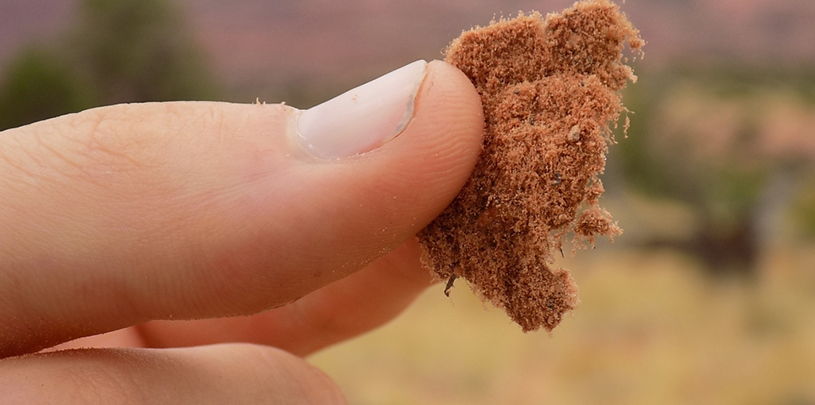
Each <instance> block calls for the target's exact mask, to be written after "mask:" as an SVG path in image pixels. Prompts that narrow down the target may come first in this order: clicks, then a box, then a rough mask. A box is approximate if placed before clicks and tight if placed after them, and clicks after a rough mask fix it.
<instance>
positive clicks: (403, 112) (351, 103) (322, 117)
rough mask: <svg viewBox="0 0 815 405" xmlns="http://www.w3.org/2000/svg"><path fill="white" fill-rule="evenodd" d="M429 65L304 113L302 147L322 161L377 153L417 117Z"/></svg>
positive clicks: (400, 71)
mask: <svg viewBox="0 0 815 405" xmlns="http://www.w3.org/2000/svg"><path fill="white" fill-rule="evenodd" d="M426 71H427V62H425V61H423V60H419V61H416V62H413V63H411V64H409V65H406V66H403V67H401V68H399V69H396V70H394V71H393V72H390V73H388V74H386V75H384V76H382V77H380V78H378V79H375V80H373V81H370V82H368V83H365V84H363V85H362V86H359V87H357V88H355V89H352V90H349V91H347V92H345V93H343V94H341V95H339V96H337V97H334V98H332V99H331V100H328V101H326V102H325V103H322V104H320V105H317V106H314V107H312V108H309V109H308V110H306V111H303V112H302V113H301V114H300V117H299V119H298V122H297V134H298V137H299V138H300V141H301V142H302V144H303V146H305V148H306V149H307V150H308V151H309V152H310V153H311V154H312V155H314V156H317V157H319V158H323V159H331V158H344V157H349V156H354V155H358V154H360V153H364V152H368V151H371V150H373V149H376V148H378V147H380V146H382V145H384V144H385V143H386V142H388V141H390V140H391V139H393V138H395V137H396V136H397V135H399V134H400V133H401V132H402V131H403V130H404V129H405V128H406V127H407V125H408V124H409V123H410V121H411V119H413V109H414V104H415V103H414V100H415V99H416V93H417V92H418V91H419V86H420V85H421V84H422V80H423V79H424V77H425V72H426Z"/></svg>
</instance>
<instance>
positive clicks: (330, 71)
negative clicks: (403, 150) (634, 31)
mask: <svg viewBox="0 0 815 405" xmlns="http://www.w3.org/2000/svg"><path fill="white" fill-rule="evenodd" d="M178 1H179V2H180V4H181V6H182V7H183V8H184V9H185V10H187V11H188V13H189V22H190V25H191V28H192V29H193V30H194V32H195V34H196V35H197V36H198V37H199V38H200V40H201V43H202V45H203V46H204V48H205V50H206V51H207V52H208V53H209V55H210V57H211V60H212V62H213V63H214V65H215V68H216V71H217V72H218V73H219V74H220V75H221V76H222V77H223V78H224V79H225V80H226V81H227V83H229V84H230V85H232V86H233V87H236V88H247V89H252V88H254V89H260V88H267V87H268V88H275V89H277V90H278V91H279V90H280V89H281V86H283V85H284V82H285V83H294V85H297V86H301V87H303V86H305V87H308V86H309V85H316V84H319V83H324V82H325V83H327V82H335V83H338V82H352V81H358V80H360V79H361V78H368V77H372V76H374V75H376V74H378V73H381V72H383V71H386V70H388V69H391V68H394V67H396V66H399V65H401V64H404V63H407V62H409V61H412V60H415V59H418V58H424V59H428V58H437V57H439V56H440V55H441V54H440V52H441V50H442V49H443V48H444V46H445V45H446V44H447V43H448V42H449V41H450V40H451V39H453V38H455V37H456V36H458V34H459V33H460V32H461V31H462V30H463V29H466V28H469V27H470V26H472V25H475V24H481V25H483V24H486V23H488V22H489V21H490V19H492V18H493V17H494V16H499V17H500V16H501V15H506V16H514V15H515V14H516V13H517V12H518V11H519V10H525V11H528V10H534V9H538V10H544V11H552V10H560V9H562V8H564V7H566V6H568V5H570V4H571V3H572V0H540V1H532V0H485V1H479V2H473V1H468V0H449V1H432V0H416V1H405V0H343V1H328V0H301V1H288V0H276V1H269V0H233V1H223V0H178ZM75 5H76V0H71V1H66V0H2V1H0V61H2V59H3V58H5V57H7V56H8V55H9V54H10V53H11V52H13V50H14V49H15V47H16V46H17V45H19V44H20V43H21V42H23V41H26V40H28V38H31V37H42V36H47V35H54V34H55V33H56V32H59V30H60V29H61V27H63V26H64V25H65V24H66V23H67V21H68V20H69V19H70V17H71V15H72V10H73V9H74V8H75ZM623 10H624V11H626V12H627V13H628V14H629V16H630V18H631V19H632V20H633V21H634V23H635V25H636V26H638V27H639V28H640V29H641V31H642V33H643V37H644V38H645V39H646V40H647V41H648V45H647V46H646V48H645V50H646V58H645V61H644V62H643V63H645V64H651V65H667V64H672V63H676V62H682V63H687V62H693V61H696V60H721V59H737V60H740V61H745V62H761V63H765V62H767V61H773V60H776V61H780V62H783V63H796V62H807V63H815V40H813V39H815V23H813V22H815V1H812V0H628V1H627V2H626V4H624V5H623Z"/></svg>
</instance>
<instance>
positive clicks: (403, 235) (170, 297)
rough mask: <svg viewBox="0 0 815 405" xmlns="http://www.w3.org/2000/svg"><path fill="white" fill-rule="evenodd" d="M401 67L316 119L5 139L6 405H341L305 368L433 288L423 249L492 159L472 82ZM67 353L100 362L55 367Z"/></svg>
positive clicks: (204, 115)
mask: <svg viewBox="0 0 815 405" xmlns="http://www.w3.org/2000/svg"><path fill="white" fill-rule="evenodd" d="M397 72H399V73H397V74H391V75H387V76H384V77H383V78H381V79H380V80H378V81H375V82H373V83H374V84H372V85H366V86H364V87H360V88H358V89H355V90H352V91H350V92H349V93H346V95H344V96H341V97H339V98H338V99H335V100H332V101H331V102H328V103H326V104H323V105H322V106H318V107H315V108H313V109H311V110H308V111H307V112H305V113H303V115H300V114H299V112H298V111H297V110H295V109H292V108H289V107H286V106H283V105H258V104H255V105H235V104H226V103H209V102H201V103H191V102H178V103H149V104H132V105H118V106H111V107H104V108H99V109H93V110H89V111H85V112H82V113H79V114H73V115H68V116H63V117H59V118H55V119H52V120H48V121H44V122H39V123H36V124H32V125H29V126H25V127H21V128H16V129H11V130H8V131H5V132H0V358H5V359H4V360H2V361H0V403H3V404H17V403H53V404H72V403H89V402H94V403H131V402H144V403H157V402H160V403H188V402H189V403H196V404H201V403H230V404H241V403H252V404H257V403H286V404H290V403H326V402H330V403H333V402H342V401H343V400H342V396H341V394H340V393H339V391H338V389H337V388H336V386H335V385H334V384H333V383H332V382H331V381H330V380H329V379H328V378H327V377H326V376H325V375H324V374H322V373H321V372H320V371H319V370H316V369H315V368H314V367H312V366H310V365H309V364H307V363H306V362H305V361H304V360H302V358H301V357H300V356H306V355H308V354H310V353H313V352H314V351H316V350H318V349H320V348H323V347H326V346H328V345H331V344H333V343H336V342H340V341H342V340H345V339H348V338H351V337H353V336H356V335H358V334H361V333H363V332H365V331H367V330H370V329H372V328H374V327H376V326H378V325H381V324H383V323H385V322H386V321H388V320H389V319H391V318H393V317H394V316H396V315H397V314H398V313H399V312H400V311H401V310H402V309H404V308H405V307H406V306H407V305H408V304H409V303H410V302H411V301H412V300H413V299H414V298H415V297H416V296H417V295H418V294H419V293H420V292H421V291H423V290H424V289H425V288H426V287H427V286H429V285H430V283H431V282H432V280H431V277H430V275H429V272H428V271H427V270H426V269H424V268H422V266H421V264H420V262H419V248H418V245H417V244H416V242H415V239H414V237H413V235H414V234H415V233H416V232H418V231H419V230H420V229H422V228H423V227H424V226H425V225H427V224H428V223H429V222H430V221H431V220H432V219H433V218H434V217H435V216H436V215H438V214H439V213H441V211H442V210H443V209H444V208H445V206H446V205H447V204H448V203H450V201H452V199H453V198H454V197H455V195H456V194H457V193H458V191H459V189H460V188H461V187H462V186H463V185H464V183H465V182H466V180H467V178H468V176H469V174H470V172H471V170H472V168H473V166H474V165H475V161H476V159H477V157H478V154H479V152H480V145H481V135H482V131H483V117H482V115H481V105H480V102H479V98H478V94H477V93H476V91H475V89H474V88H473V87H472V85H471V84H470V82H469V81H468V80H467V78H466V77H465V76H464V75H463V74H462V73H461V72H460V71H458V70H456V69H455V68H453V67H451V66H450V65H447V64H445V63H443V62H431V63H429V64H427V65H426V68H425V65H423V64H421V63H418V64H411V65H408V66H407V67H405V68H403V69H401V70H399V71H397ZM417 89H418V93H416V91H417ZM414 94H415V98H414ZM414 99H415V105H414V103H412V101H413V100H414ZM372 100H373V103H372V102H371V101H372ZM406 105H407V111H409V113H408V114H407V117H408V118H410V117H411V114H410V113H411V112H412V117H413V118H412V121H410V120H408V121H405V120H403V118H404V116H405V111H406V110H405V106H406ZM414 107H415V110H414ZM298 117H299V118H298ZM405 125H407V126H406V127H405ZM393 128H397V129H396V130H394V129H393ZM399 131H401V132H400V133H399ZM298 132H299V133H300V134H301V136H302V139H301V138H299V137H298ZM395 133H398V136H396V137H395V138H393V139H390V138H391V137H392V136H393V135H394V134H395ZM301 141H303V142H302V143H301ZM383 143H384V144H383ZM304 146H305V147H304ZM309 152H310V153H309ZM362 152H365V153H362ZM359 153H362V154H359ZM315 156H317V157H315ZM324 158H330V159H324ZM272 308H274V309H272ZM227 317H229V318H227ZM181 320H183V321H181ZM111 331H114V332H111ZM106 332H111V333H107V334H103V333H106ZM100 334H103V335H100ZM94 335H96V336H94ZM85 336H93V337H90V338H86V339H84V340H82V341H80V342H69V341H71V340H73V339H76V338H81V337H85ZM65 342H69V343H67V344H65ZM59 344H62V346H58V348H69V347H76V346H95V347H97V348H94V349H74V350H63V351H56V352H53V351H52V352H47V353H43V352H39V353H37V352H38V351H40V350H42V349H46V348H50V347H53V346H55V345H59ZM30 353H37V354H30ZM23 354H28V355H26V356H19V355H23Z"/></svg>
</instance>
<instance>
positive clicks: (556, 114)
mask: <svg viewBox="0 0 815 405" xmlns="http://www.w3.org/2000/svg"><path fill="white" fill-rule="evenodd" d="M626 43H627V44H628V46H629V47H630V48H631V49H633V50H639V49H640V48H641V47H642V46H643V45H644V42H643V40H642V39H641V38H640V36H639V32H638V31H637V30H636V29H635V28H634V27H633V26H632V25H631V23H630V22H629V21H628V20H627V18H626V16H625V15H624V14H622V13H621V12H620V10H619V7H618V6H617V5H615V4H613V3H611V2H610V1H608V0H590V1H582V2H578V3H575V5H574V6H572V7H571V8H569V9H567V10H565V11H563V13H561V14H550V15H548V16H547V17H546V18H545V19H544V18H543V17H542V16H541V15H540V14H538V13H533V14H532V15H524V14H520V15H519V16H518V17H517V18H514V19H511V20H501V21H494V22H492V23H491V24H490V25H489V26H487V27H483V28H475V29H473V30H470V31H466V32H464V33H463V34H462V35H461V37H459V38H458V39H456V40H455V41H453V43H452V44H451V45H450V47H449V48H448V49H447V53H446V61H447V62H449V63H451V64H453V65H455V66H456V67H458V68H459V69H461V70H462V71H463V72H464V73H465V74H466V75H467V77H469V78H470V80H471V81H472V82H473V84H474V85H475V87H476V89H477V90H478V92H479V94H480V96H481V102H482V104H483V107H484V117H485V121H486V122H485V125H486V131H485V138H484V149H483V151H482V153H481V157H480V158H479V161H478V163H477V164H476V167H475V170H474V172H473V174H472V177H471V178H470V179H469V181H468V182H467V184H466V185H465V186H464V188H463V189H462V191H461V193H460V194H459V195H458V196H457V197H456V199H455V200H454V201H453V203H452V204H451V205H450V206H449V207H448V208H447V209H446V210H445V211H444V212H443V213H442V214H441V215H440V216H439V217H438V218H436V219H435V220H434V221H433V222H432V223H431V224H430V225H428V226H427V228H425V229H424V230H422V231H421V232H420V233H419V241H420V243H421V245H422V248H423V254H424V258H423V260H424V263H425V265H427V266H428V267H429V268H431V269H432V270H433V272H434V273H435V274H436V276H437V277H438V278H440V279H442V280H451V278H452V279H455V278H456V277H461V278H464V279H466V280H467V281H468V282H469V283H470V284H471V285H472V287H473V289H474V290H476V292H477V293H478V294H479V295H480V296H481V297H482V298H483V299H485V300H489V301H490V302H492V303H493V304H495V305H496V306H498V307H501V308H504V309H505V310H506V312H507V314H509V316H510V317H511V318H512V320H514V321H515V322H517V323H518V324H519V325H520V326H521V327H522V328H523V330H524V331H532V330H537V329H539V328H541V327H543V328H545V329H547V330H551V329H552V328H554V327H555V326H557V325H558V323H560V321H561V319H562V318H563V314H564V313H566V312H567V311H570V310H572V309H573V308H575V306H576V305H577V304H578V302H579V300H578V297H577V286H576V285H575V283H574V281H573V280H572V277H571V275H570V274H569V272H568V271H567V270H565V269H560V268H555V267H554V259H553V254H554V253H558V254H562V251H563V239H564V238H565V237H567V236H570V237H572V238H573V239H572V242H573V244H574V246H575V247H581V246H584V245H585V244H586V243H589V244H591V243H594V238H595V236H597V235H606V236H608V237H613V236H615V235H618V234H620V233H621V230H620V228H619V227H618V226H617V224H616V223H615V222H613V221H612V219H611V216H610V215H609V213H608V212H607V211H606V210H604V209H602V208H600V207H599V205H598V199H599V197H600V195H601V194H602V193H603V185H602V183H601V182H600V179H599V178H598V175H599V174H601V173H602V172H603V169H604V168H605V162H606V158H605V154H606V152H607V151H608V146H609V145H610V144H612V143H614V138H613V134H612V132H611V129H610V127H609V125H611V124H614V123H616V122H617V120H618V119H619V116H620V113H621V112H623V111H625V109H624V107H623V105H622V104H621V102H620V95H619V91H620V90H621V89H622V88H623V87H625V85H626V84H627V82H628V81H635V80H636V76H634V74H633V72H632V70H631V68H630V67H629V66H626V65H625V63H624V62H625V59H624V58H623V55H622V51H623V48H624V45H625V44H626ZM448 287H449V285H448Z"/></svg>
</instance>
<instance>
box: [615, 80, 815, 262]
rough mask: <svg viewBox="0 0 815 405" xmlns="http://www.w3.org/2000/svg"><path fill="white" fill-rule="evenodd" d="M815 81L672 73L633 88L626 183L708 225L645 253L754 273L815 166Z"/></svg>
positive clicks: (653, 243) (623, 146)
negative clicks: (814, 123)
mask: <svg viewBox="0 0 815 405" xmlns="http://www.w3.org/2000/svg"><path fill="white" fill-rule="evenodd" d="M808 77H810V76H809V75H808V74H806V73H797V72H786V73H785V72H784V71H783V69H780V68H774V69H772V70H769V71H763V70H761V71H758V70H756V71H754V70H749V69H746V68H741V67H732V68H727V67H722V68H720V69H689V70H686V71H663V72H660V73H657V74H654V75H650V76H642V77H641V80H640V82H639V83H638V84H637V85H636V86H631V88H630V89H629V90H628V93H627V94H626V98H625V100H626V104H627V105H628V107H629V108H631V109H632V110H633V111H635V112H636V114H635V115H634V116H633V117H632V125H631V128H630V131H629V138H628V139H626V140H625V141H623V142H620V152H621V153H620V154H621V156H622V164H621V166H622V167H623V171H624V172H625V175H626V179H627V180H628V181H629V182H630V184H631V185H633V186H634V188H636V189H637V190H639V191H641V192H644V193H646V194H648V195H650V196H653V197H656V198H667V199H673V200H678V201H681V202H683V203H684V204H686V205H687V206H688V207H690V208H691V209H692V210H693V212H694V213H695V214H696V217H697V219H698V223H699V225H698V227H697V229H696V232H695V233H694V235H693V236H692V237H691V238H690V239H688V240H656V239H655V240H649V241H644V242H643V244H644V245H645V246H648V247H669V248H676V249H679V250H683V251H685V252H688V253H689V254H691V255H693V256H696V257H697V258H699V259H700V260H701V261H702V262H704V263H706V264H707V267H708V269H709V270H710V271H711V272H712V273H745V274H752V272H753V271H754V270H755V268H756V265H757V263H758V260H759V259H760V258H761V255H762V254H763V253H764V252H765V251H766V248H767V247H768V246H769V244H770V243H771V239H772V235H771V234H773V233H774V232H777V231H778V229H777V228H778V227H777V224H778V223H779V222H780V221H778V218H779V217H782V216H779V215H778V214H779V213H783V212H784V211H787V210H789V209H790V207H791V206H792V203H793V200H794V197H795V194H796V189H798V188H800V185H801V181H800V180H801V178H802V174H803V173H806V172H808V171H809V170H811V168H812V167H813V163H815V156H813V155H812V154H811V152H810V151H809V149H808V148H807V147H806V145H808V144H809V142H808V140H807V139H808V138H809V137H810V135H809V133H810V131H809V130H808V125H809V122H811V121H810V120H811V119H813V118H815V106H813V105H812V104H811V102H810V101H809V100H812V95H813V94H815V93H813V86H812V85H811V84H810V85H806V84H807V82H808V80H807V78H808ZM810 117H813V118H810ZM799 145H801V146H802V147H799Z"/></svg>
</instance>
